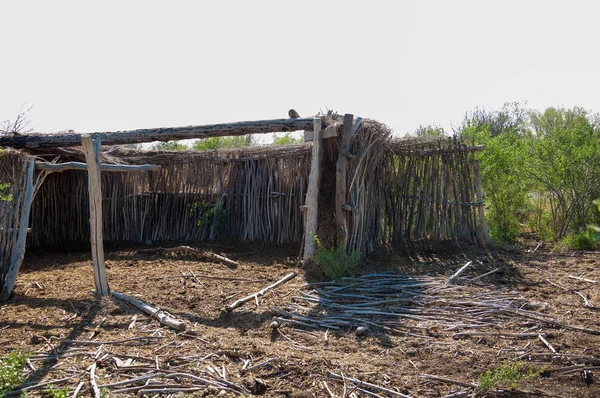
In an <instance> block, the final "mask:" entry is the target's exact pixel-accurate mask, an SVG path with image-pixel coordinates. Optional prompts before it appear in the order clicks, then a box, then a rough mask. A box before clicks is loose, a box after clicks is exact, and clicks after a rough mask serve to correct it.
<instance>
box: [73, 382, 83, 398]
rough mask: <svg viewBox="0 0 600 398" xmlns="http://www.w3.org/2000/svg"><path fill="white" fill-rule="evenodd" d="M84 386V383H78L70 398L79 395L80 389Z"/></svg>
mask: <svg viewBox="0 0 600 398" xmlns="http://www.w3.org/2000/svg"><path fill="white" fill-rule="evenodd" d="M84 384H85V383H84V382H83V381H81V382H79V384H78V385H77V387H76V388H75V392H74V393H73V396H72V398H77V396H78V395H79V391H81V388H82V387H83V385H84Z"/></svg>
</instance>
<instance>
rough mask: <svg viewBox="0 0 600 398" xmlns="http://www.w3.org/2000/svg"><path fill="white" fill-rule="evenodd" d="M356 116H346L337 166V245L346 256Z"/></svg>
mask: <svg viewBox="0 0 600 398" xmlns="http://www.w3.org/2000/svg"><path fill="white" fill-rule="evenodd" d="M353 123H354V115H351V114H346V115H344V130H343V133H342V139H341V142H340V151H339V153H338V159H337V162H336V164H335V221H336V224H337V244H338V246H341V247H342V248H343V251H342V252H343V253H344V254H346V248H347V246H348V221H347V220H348V218H347V216H346V210H345V207H346V196H347V189H348V183H347V181H346V179H347V177H346V174H347V171H348V159H347V156H348V150H349V149H350V139H351V136H352V125H353Z"/></svg>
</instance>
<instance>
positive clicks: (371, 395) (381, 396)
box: [355, 386, 384, 398]
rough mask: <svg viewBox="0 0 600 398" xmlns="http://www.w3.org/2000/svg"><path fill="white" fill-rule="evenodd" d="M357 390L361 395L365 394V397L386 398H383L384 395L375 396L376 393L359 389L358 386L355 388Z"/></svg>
mask: <svg viewBox="0 0 600 398" xmlns="http://www.w3.org/2000/svg"><path fill="white" fill-rule="evenodd" d="M355 389H356V391H358V392H360V393H363V394H365V395H368V396H370V397H373V398H384V397H383V395H379V394H375V393H374V392H371V391H369V390H365V389H362V388H360V387H358V386H357V387H355Z"/></svg>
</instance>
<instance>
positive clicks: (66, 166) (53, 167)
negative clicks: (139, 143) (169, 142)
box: [35, 162, 160, 172]
mask: <svg viewBox="0 0 600 398" xmlns="http://www.w3.org/2000/svg"><path fill="white" fill-rule="evenodd" d="M35 168H36V169H37V170H48V171H53V172H62V171H65V170H83V171H86V170H87V164H85V163H81V162H65V163H46V162H36V164H35ZM100 170H101V171H123V172H135V171H159V170H160V165H157V164H136V165H133V164H131V165H130V164H101V165H100Z"/></svg>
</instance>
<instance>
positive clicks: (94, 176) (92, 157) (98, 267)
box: [81, 135, 110, 297]
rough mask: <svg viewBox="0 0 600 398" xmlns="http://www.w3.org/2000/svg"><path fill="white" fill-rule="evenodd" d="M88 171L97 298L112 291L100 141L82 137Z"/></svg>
mask: <svg viewBox="0 0 600 398" xmlns="http://www.w3.org/2000/svg"><path fill="white" fill-rule="evenodd" d="M81 144H82V146H83V152H84V153H85V161H86V163H87V169H88V189H89V198H90V238H91V244H92V262H93V264H94V282H95V284H96V296H97V297H102V296H108V295H109V294H110V289H109V288H108V281H107V280H106V268H105V267H104V243H103V238H102V189H101V184H100V139H99V138H96V139H94V140H92V138H91V137H90V136H89V135H82V136H81Z"/></svg>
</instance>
